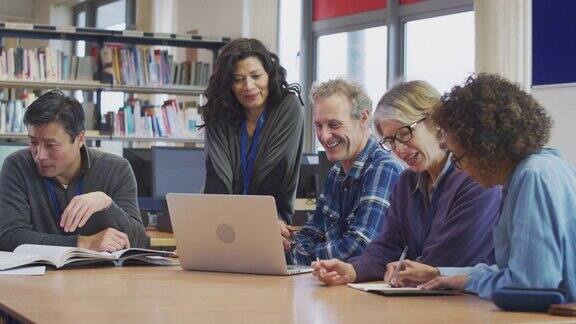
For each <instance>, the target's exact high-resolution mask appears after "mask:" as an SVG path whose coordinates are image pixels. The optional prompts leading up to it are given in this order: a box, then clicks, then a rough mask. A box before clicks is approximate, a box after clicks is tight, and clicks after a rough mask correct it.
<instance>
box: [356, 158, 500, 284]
mask: <svg viewBox="0 0 576 324" xmlns="http://www.w3.org/2000/svg"><path fill="white" fill-rule="evenodd" d="M448 163H449V162H448ZM444 176H445V177H446V179H445V183H444V186H443V188H440V189H441V190H442V191H439V192H438V193H437V194H439V196H438V199H439V200H438V204H437V209H436V212H435V214H434V216H433V220H432V223H431V225H430V230H429V231H428V234H427V235H426V234H425V233H424V234H421V235H422V237H423V239H422V240H421V241H422V242H423V243H422V253H418V251H417V248H416V246H417V244H416V242H417V232H418V231H419V228H420V231H421V232H425V230H421V229H422V228H424V226H423V225H422V221H423V219H424V218H425V217H426V216H427V215H428V213H429V211H430V209H431V204H430V203H429V202H428V200H427V199H426V198H424V199H420V198H419V197H418V195H420V196H422V195H421V194H420V191H419V189H418V173H415V172H414V171H412V170H406V171H405V172H404V173H402V175H401V176H400V179H399V180H398V182H397V183H396V187H395V188H394V191H393V193H392V197H391V199H390V207H389V208H388V216H387V218H386V223H385V225H384V227H383V229H382V232H381V233H380V235H379V237H378V239H376V240H374V241H372V242H371V243H370V245H368V247H367V248H366V250H365V251H364V253H363V254H362V255H360V256H358V257H355V258H352V259H350V260H348V262H350V263H351V264H352V265H353V266H354V269H355V270H356V274H357V280H356V281H357V282H362V281H372V280H382V278H383V276H384V273H385V272H386V264H388V263H389V262H393V261H398V259H399V257H400V254H401V253H402V250H403V249H404V247H405V246H406V245H408V247H409V248H408V254H407V255H406V259H409V260H415V261H418V262H422V263H425V264H428V265H431V266H444V267H464V266H473V265H475V264H477V263H481V262H484V263H488V264H492V263H494V253H493V250H494V245H493V242H492V227H493V226H494V225H495V224H496V221H497V217H498V212H499V208H500V201H501V188H500V187H499V186H496V187H493V188H491V189H484V188H482V187H480V185H479V184H477V183H476V182H474V180H472V178H470V177H468V176H467V175H466V174H465V173H463V172H462V171H460V170H458V169H456V168H454V169H453V170H452V172H450V173H448V174H446V175H444ZM419 205H420V206H419Z"/></svg>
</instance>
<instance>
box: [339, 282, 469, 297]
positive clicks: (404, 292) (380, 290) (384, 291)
mask: <svg viewBox="0 0 576 324" xmlns="http://www.w3.org/2000/svg"><path fill="white" fill-rule="evenodd" d="M348 287H350V288H354V289H358V290H362V291H367V292H371V293H376V294H380V295H385V296H430V295H460V293H459V292H457V291H454V290H445V289H436V290H423V289H418V288H414V287H400V288H395V287H389V286H388V285H386V284H375V283H369V284H351V283H349V284H348Z"/></svg>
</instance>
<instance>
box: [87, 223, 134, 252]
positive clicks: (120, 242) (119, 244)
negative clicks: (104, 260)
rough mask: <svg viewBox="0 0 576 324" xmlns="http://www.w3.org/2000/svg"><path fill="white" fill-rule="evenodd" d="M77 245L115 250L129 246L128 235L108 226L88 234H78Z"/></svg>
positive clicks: (98, 249) (93, 248)
mask: <svg viewBox="0 0 576 324" xmlns="http://www.w3.org/2000/svg"><path fill="white" fill-rule="evenodd" d="M77 245H78V247H80V248H85V249H90V250H95V251H107V252H115V251H118V250H122V249H129V248H130V240H129V239H128V235H126V234H125V233H122V232H120V231H119V230H117V229H114V228H112V227H108V228H107V229H105V230H103V231H101V232H99V233H96V234H94V235H90V236H82V235H80V236H78V242H77Z"/></svg>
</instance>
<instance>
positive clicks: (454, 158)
mask: <svg viewBox="0 0 576 324" xmlns="http://www.w3.org/2000/svg"><path fill="white" fill-rule="evenodd" d="M450 153H451V155H450V162H452V164H454V166H455V167H457V168H458V169H462V164H461V163H460V162H461V161H462V159H463V158H464V157H465V156H466V153H464V154H462V155H460V156H458V157H457V156H456V155H454V153H452V152H450Z"/></svg>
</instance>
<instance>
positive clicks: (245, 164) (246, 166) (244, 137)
mask: <svg viewBox="0 0 576 324" xmlns="http://www.w3.org/2000/svg"><path fill="white" fill-rule="evenodd" d="M265 120H266V109H264V111H262V113H261V114H260V117H258V122H257V123H256V129H255V130H254V136H253V137H252V145H251V146H250V152H248V130H247V129H246V119H244V120H243V121H242V127H241V129H240V155H241V158H242V181H243V188H242V194H244V195H247V194H248V188H250V180H251V179H252V173H253V171H254V160H256V153H257V152H258V145H259V144H260V132H261V131H262V127H264V121H265Z"/></svg>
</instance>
